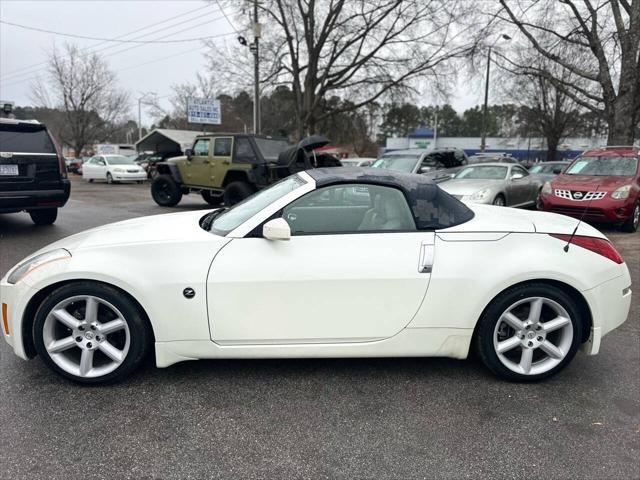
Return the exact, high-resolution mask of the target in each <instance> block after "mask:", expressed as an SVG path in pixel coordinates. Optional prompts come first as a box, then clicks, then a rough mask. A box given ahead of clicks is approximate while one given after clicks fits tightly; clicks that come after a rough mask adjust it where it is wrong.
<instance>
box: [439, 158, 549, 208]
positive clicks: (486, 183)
mask: <svg viewBox="0 0 640 480" xmlns="http://www.w3.org/2000/svg"><path fill="white" fill-rule="evenodd" d="M440 188H442V189H443V190H444V191H446V192H447V193H449V194H450V195H453V196H454V197H456V198H457V199H460V200H462V201H463V202H469V203H485V204H493V205H499V206H507V207H529V206H535V205H536V201H537V199H538V194H539V193H540V189H541V188H542V182H541V180H540V179H539V178H537V176H535V175H530V174H529V172H527V170H526V169H525V168H524V167H522V166H520V165H517V164H507V163H483V164H477V165H469V166H467V167H464V168H462V169H461V170H460V171H459V172H458V173H456V175H455V176H454V177H453V179H451V180H449V181H448V182H444V183H441V184H440Z"/></svg>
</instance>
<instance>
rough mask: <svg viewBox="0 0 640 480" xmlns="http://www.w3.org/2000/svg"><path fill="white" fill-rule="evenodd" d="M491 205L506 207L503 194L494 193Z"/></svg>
mask: <svg viewBox="0 0 640 480" xmlns="http://www.w3.org/2000/svg"><path fill="white" fill-rule="evenodd" d="M493 205H495V206H497V207H506V206H507V202H506V200H505V199H504V195H502V194H501V193H499V194H498V195H496V198H494V199H493Z"/></svg>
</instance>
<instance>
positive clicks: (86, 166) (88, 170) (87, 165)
mask: <svg viewBox="0 0 640 480" xmlns="http://www.w3.org/2000/svg"><path fill="white" fill-rule="evenodd" d="M95 158H96V157H91V158H90V159H89V160H87V161H86V162H84V163H83V164H82V178H86V179H87V180H88V179H91V178H93V177H92V176H91V175H92V172H93V166H94V165H93V162H95Z"/></svg>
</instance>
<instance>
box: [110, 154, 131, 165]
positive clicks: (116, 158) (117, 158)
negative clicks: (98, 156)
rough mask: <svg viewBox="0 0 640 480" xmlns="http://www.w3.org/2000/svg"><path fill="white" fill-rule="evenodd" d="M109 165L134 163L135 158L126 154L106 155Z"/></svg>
mask: <svg viewBox="0 0 640 480" xmlns="http://www.w3.org/2000/svg"><path fill="white" fill-rule="evenodd" d="M104 158H106V159H107V163H108V164H109V165H133V158H131V157H125V156H124V155H109V156H107V157H104Z"/></svg>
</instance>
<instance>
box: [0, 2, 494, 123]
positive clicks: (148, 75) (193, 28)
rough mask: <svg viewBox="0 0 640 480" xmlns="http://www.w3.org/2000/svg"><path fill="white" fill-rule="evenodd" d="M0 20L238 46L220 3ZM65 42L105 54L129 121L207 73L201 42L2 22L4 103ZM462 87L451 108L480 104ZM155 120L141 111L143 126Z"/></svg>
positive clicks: (64, 6)
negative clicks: (150, 97) (147, 95)
mask: <svg viewBox="0 0 640 480" xmlns="http://www.w3.org/2000/svg"><path fill="white" fill-rule="evenodd" d="M226 13H227V14H229V13H230V12H226ZM0 19H1V20H3V21H5V22H12V23H18V24H22V25H27V26H30V27H35V28H42V29H47V30H54V31H57V32H64V33H71V34H75V35H82V36H89V37H99V38H112V39H113V38H117V37H121V38H122V39H137V40H159V39H165V40H169V39H170V40H177V39H184V38H194V37H202V36H210V35H221V34H229V35H228V36H226V37H224V36H223V37H220V38H219V39H216V41H217V42H220V43H221V44H222V43H223V42H225V41H232V42H235V41H236V40H235V36H234V35H232V33H233V29H232V27H231V26H230V25H229V23H228V22H227V20H226V19H225V18H224V16H223V15H222V13H221V12H220V10H219V8H218V6H217V5H216V4H215V2H213V3H205V2H204V1H201V0H179V1H178V0H164V1H159V0H146V1H145V0H138V1H129V0H109V1H89V0H77V1H57V0H39V1H29V0H0ZM127 34H128V35H127ZM138 37H140V38H138ZM66 41H71V42H73V43H76V44H77V45H79V46H80V47H81V48H86V49H87V51H98V52H99V53H100V54H101V55H103V56H104V58H105V59H106V60H107V61H108V62H109V65H110V67H111V68H112V69H113V70H114V71H115V72H116V73H117V76H118V81H119V83H120V85H121V86H122V87H123V88H125V89H126V90H128V91H129V92H130V93H131V98H132V101H131V117H132V118H135V116H136V115H137V102H136V100H135V99H136V98H138V97H139V96H140V95H141V93H144V92H155V93H156V94H157V95H158V96H159V97H163V96H164V97H165V98H163V100H162V101H163V102H164V104H165V106H168V102H167V98H166V96H168V95H169V94H170V93H171V85H172V84H176V83H182V82H186V81H190V80H192V78H193V77H194V74H195V72H197V71H199V70H200V71H203V70H204V57H203V56H202V51H203V50H202V44H201V43H200V42H191V43H177V44H144V45H140V44H122V43H117V44H114V43H105V42H101V41H95V40H81V39H71V38H64V37H61V36H56V35H52V34H49V33H44V32H35V31H29V30H24V29H21V28H18V27H14V26H10V25H6V24H0V99H2V100H11V101H14V102H15V103H16V105H30V104H32V102H31V100H30V97H29V92H30V85H31V82H32V81H33V79H34V78H35V77H37V76H38V75H42V74H43V66H44V65H43V62H45V61H46V58H47V56H46V52H47V50H50V49H51V48H52V46H53V45H54V43H55V44H57V45H62V44H63V43H65V42H66ZM475 83H477V82H474V84H475ZM458 85H459V87H458V89H457V91H456V94H455V97H453V98H451V103H452V104H453V106H454V108H456V109H457V110H458V111H460V112H461V111H462V110H464V109H466V108H468V107H470V106H473V105H477V104H480V103H481V101H482V91H481V88H478V86H476V87H474V88H473V89H472V91H470V90H469V88H470V87H469V82H466V81H464V80H462V81H460V80H459V82H458ZM460 85H464V87H463V88H461V87H460ZM420 103H424V104H427V103H430V102H429V101H428V100H426V101H424V102H420ZM150 121H151V119H150V118H149V117H148V116H147V115H146V114H144V112H143V124H148V123H149V122H150Z"/></svg>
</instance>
